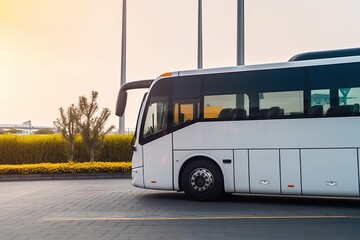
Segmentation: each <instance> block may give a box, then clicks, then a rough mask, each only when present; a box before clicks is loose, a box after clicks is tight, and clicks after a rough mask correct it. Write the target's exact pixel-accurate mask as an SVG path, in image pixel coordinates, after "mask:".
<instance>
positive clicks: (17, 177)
mask: <svg viewBox="0 0 360 240" xmlns="http://www.w3.org/2000/svg"><path fill="white" fill-rule="evenodd" d="M118 178H131V173H130V172H111V173H57V174H5V175H0V182H1V181H35V180H76V179H118Z"/></svg>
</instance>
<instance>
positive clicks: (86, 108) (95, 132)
mask: <svg viewBox="0 0 360 240" xmlns="http://www.w3.org/2000/svg"><path fill="white" fill-rule="evenodd" d="M97 97H98V92H96V91H92V92H91V99H90V101H88V99H87V98H86V97H85V96H81V97H79V113H80V115H81V116H80V118H78V119H77V125H78V127H79V131H80V135H81V136H82V139H83V142H84V143H85V145H86V150H87V153H88V154H89V155H90V161H91V162H93V161H94V160H95V150H96V148H97V146H98V143H99V142H101V141H102V140H103V139H104V136H105V134H107V133H109V132H110V131H111V130H113V129H114V128H115V126H113V125H112V126H110V127H108V128H105V124H106V121H107V120H108V118H109V117H110V115H111V111H110V109H108V108H103V109H102V111H101V113H100V115H99V116H95V114H96V112H97V111H98V110H99V105H98V103H97V102H96V101H97Z"/></svg>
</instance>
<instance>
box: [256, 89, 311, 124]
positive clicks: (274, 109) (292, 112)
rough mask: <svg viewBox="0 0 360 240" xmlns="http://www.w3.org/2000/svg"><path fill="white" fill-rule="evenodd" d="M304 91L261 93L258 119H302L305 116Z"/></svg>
mask: <svg viewBox="0 0 360 240" xmlns="http://www.w3.org/2000/svg"><path fill="white" fill-rule="evenodd" d="M303 99H304V93H303V91H279V92H263V93H259V107H260V109H259V112H258V113H257V118H258V119H266V118H267V119H273V118H288V117H294V116H296V117H302V116H303V115H304V106H303V101H304V100H303Z"/></svg>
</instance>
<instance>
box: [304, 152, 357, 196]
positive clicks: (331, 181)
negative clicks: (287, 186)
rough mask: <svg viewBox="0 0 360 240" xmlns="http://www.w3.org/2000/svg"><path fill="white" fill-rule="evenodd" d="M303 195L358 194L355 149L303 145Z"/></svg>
mask: <svg viewBox="0 0 360 240" xmlns="http://www.w3.org/2000/svg"><path fill="white" fill-rule="evenodd" d="M301 168H302V183H303V194H304V195H326V196H359V180H358V166H357V150H356V149H302V150H301Z"/></svg>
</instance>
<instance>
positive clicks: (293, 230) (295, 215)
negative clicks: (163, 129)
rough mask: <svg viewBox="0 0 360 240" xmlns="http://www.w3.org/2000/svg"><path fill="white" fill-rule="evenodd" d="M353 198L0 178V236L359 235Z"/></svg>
mask: <svg viewBox="0 0 360 240" xmlns="http://www.w3.org/2000/svg"><path fill="white" fill-rule="evenodd" d="M359 238H360V200H357V199H355V200H345V199H323V198H321V199H319V198H280V197H272V196H243V195H234V194H233V195H227V196H225V197H224V198H223V199H221V200H220V201H218V202H193V201H188V200H186V198H185V196H184V194H183V193H177V192H167V191H154V190H145V189H138V188H135V187H133V186H132V185H131V180H130V179H92V180H52V181H16V182H15V181H14V182H0V239H1V240H10V239H11V240H26V239H31V240H32V239H34V240H35V239H36V240H38V239H50V240H52V239H59V240H60V239H87V240H92V239H101V240H102V239H131V240H134V239H291V240H294V239H327V240H328V239H359Z"/></svg>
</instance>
